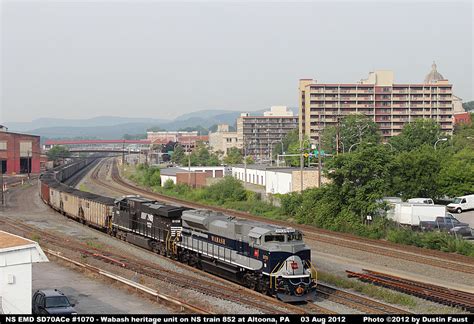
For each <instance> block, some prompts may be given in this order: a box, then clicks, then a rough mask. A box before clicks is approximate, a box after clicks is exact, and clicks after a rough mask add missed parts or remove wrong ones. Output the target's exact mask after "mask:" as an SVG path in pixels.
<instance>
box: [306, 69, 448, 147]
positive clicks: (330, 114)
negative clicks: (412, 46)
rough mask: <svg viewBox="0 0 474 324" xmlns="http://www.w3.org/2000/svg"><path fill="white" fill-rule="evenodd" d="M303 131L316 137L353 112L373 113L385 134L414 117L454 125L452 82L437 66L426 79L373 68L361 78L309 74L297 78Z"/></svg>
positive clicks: (397, 130)
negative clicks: (334, 80)
mask: <svg viewBox="0 0 474 324" xmlns="http://www.w3.org/2000/svg"><path fill="white" fill-rule="evenodd" d="M299 93H300V96H299V106H300V107H299V131H300V136H309V137H310V138H311V140H313V141H315V140H317V139H318V136H319V133H320V132H321V131H322V130H323V129H324V128H325V127H326V126H331V125H336V124H337V123H338V120H339V118H341V117H343V116H347V115H349V114H357V113H359V114H364V115H366V116H368V117H369V118H371V119H373V121H374V122H376V123H377V125H378V126H379V128H380V131H381V133H382V136H383V137H384V139H388V138H389V137H391V136H395V135H398V134H400V132H401V130H402V128H403V126H404V125H405V124H406V123H409V122H411V121H413V120H415V119H416V118H431V119H434V120H436V121H437V122H438V123H439V124H440V126H441V129H442V130H443V131H444V132H446V133H452V131H453V119H452V116H453V97H452V85H451V84H450V83H449V82H448V80H446V79H444V78H443V76H442V75H441V74H440V73H439V72H438V71H437V70H436V64H435V63H433V65H432V70H431V72H430V73H429V74H428V75H427V76H426V78H425V80H424V82H423V83H411V84H397V83H394V78H393V72H392V71H375V72H371V73H370V74H369V77H368V78H367V79H365V80H361V81H360V82H358V83H341V84H339V83H338V84H325V83H318V82H316V81H315V80H311V79H301V80H300V82H299Z"/></svg>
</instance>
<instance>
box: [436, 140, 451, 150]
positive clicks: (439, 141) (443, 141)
mask: <svg viewBox="0 0 474 324" xmlns="http://www.w3.org/2000/svg"><path fill="white" fill-rule="evenodd" d="M447 140H448V139H447V138H438V140H437V141H436V142H435V143H434V149H435V150H436V144H438V142H446V141H447Z"/></svg>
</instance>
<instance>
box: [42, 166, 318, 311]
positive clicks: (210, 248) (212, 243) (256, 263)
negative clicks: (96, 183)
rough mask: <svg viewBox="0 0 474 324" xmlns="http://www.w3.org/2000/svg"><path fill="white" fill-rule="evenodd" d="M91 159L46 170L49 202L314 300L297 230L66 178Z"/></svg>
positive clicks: (287, 297)
mask: <svg viewBox="0 0 474 324" xmlns="http://www.w3.org/2000/svg"><path fill="white" fill-rule="evenodd" d="M89 163H92V162H91V161H79V162H76V163H72V164H71V165H69V166H63V167H61V168H59V169H55V170H52V171H50V172H47V173H45V174H43V175H42V176H41V177H40V188H41V189H40V194H41V198H42V199H43V201H44V202H45V203H46V204H48V205H50V206H51V207H52V208H53V209H55V210H57V211H59V212H60V213H62V214H63V215H65V216H68V217H70V218H73V219H75V220H77V221H79V222H81V223H83V224H87V225H89V226H92V227H95V228H97V229H100V230H102V231H104V232H106V233H108V234H110V235H113V236H115V237H117V238H119V239H122V240H125V241H127V242H130V243H132V244H135V245H138V246H140V247H143V248H146V249H149V250H151V251H153V252H155V253H158V254H161V255H165V256H168V257H170V258H173V259H175V260H178V261H180V262H184V263H187V264H189V265H191V266H194V267H196V268H198V269H202V270H204V271H207V272H210V273H213V274H216V275H219V276H221V277H225V278H227V279H230V280H232V281H235V282H238V283H240V284H242V285H245V286H246V287H248V288H251V289H254V290H256V291H259V292H262V293H264V294H268V295H271V296H275V297H277V298H278V299H280V300H282V301H285V302H300V301H311V300H314V298H315V295H316V269H315V268H314V267H313V265H312V263H311V251H310V249H309V248H308V247H307V246H306V245H305V244H304V242H303V240H302V233H301V232H299V231H298V230H295V229H292V228H285V227H281V226H275V225H271V224H266V223H263V222H255V221H250V220H246V219H238V218H235V217H231V216H228V215H225V214H223V213H217V212H214V211H210V210H196V209H189V208H185V207H181V206H173V205H168V204H164V203H162V202H159V201H156V200H151V199H148V198H144V197H139V196H124V197H121V198H119V199H116V200H114V199H112V198H109V197H103V196H99V195H95V194H92V193H86V192H83V191H80V190H77V189H74V188H71V187H69V186H66V185H64V184H63V183H62V182H63V181H65V180H67V178H68V177H71V176H72V175H73V174H74V173H76V172H79V171H80V170H81V169H83V168H85V167H86V166H87V165H88V164H89Z"/></svg>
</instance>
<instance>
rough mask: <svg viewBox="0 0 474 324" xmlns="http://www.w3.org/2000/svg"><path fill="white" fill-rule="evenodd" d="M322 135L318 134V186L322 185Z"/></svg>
mask: <svg viewBox="0 0 474 324" xmlns="http://www.w3.org/2000/svg"><path fill="white" fill-rule="evenodd" d="M321 169H322V167H321V136H318V188H320V187H321Z"/></svg>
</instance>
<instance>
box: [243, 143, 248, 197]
mask: <svg viewBox="0 0 474 324" xmlns="http://www.w3.org/2000/svg"><path fill="white" fill-rule="evenodd" d="M243 142H244V178H245V179H244V188H247V147H246V145H245V140H244V141H243Z"/></svg>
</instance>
